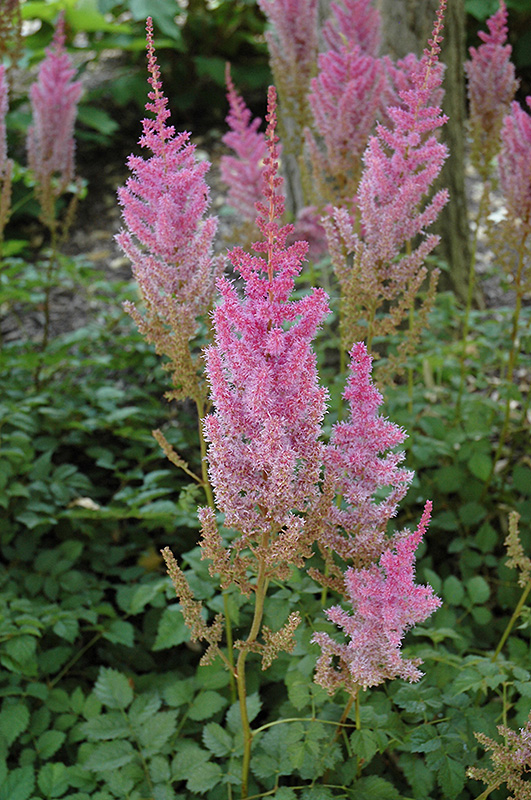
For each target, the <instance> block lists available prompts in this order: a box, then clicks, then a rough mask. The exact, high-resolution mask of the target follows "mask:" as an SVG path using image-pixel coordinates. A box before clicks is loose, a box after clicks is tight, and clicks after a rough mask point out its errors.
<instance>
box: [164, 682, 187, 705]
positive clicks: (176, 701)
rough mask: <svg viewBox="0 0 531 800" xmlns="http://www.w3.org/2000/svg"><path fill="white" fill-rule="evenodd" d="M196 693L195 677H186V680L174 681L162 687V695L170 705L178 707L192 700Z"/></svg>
mask: <svg viewBox="0 0 531 800" xmlns="http://www.w3.org/2000/svg"><path fill="white" fill-rule="evenodd" d="M193 693H194V680H193V678H185V679H184V680H177V679H175V681H173V682H172V683H170V684H168V685H167V686H165V687H164V688H163V689H162V696H163V697H164V700H165V701H166V703H167V704H168V705H169V706H173V707H174V708H178V707H179V706H182V705H184V704H185V703H189V702H190V698H191V697H192V696H193Z"/></svg>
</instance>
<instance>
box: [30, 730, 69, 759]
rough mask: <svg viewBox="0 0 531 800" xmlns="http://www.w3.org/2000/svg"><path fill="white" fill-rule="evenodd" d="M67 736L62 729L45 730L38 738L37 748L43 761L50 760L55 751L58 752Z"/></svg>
mask: <svg viewBox="0 0 531 800" xmlns="http://www.w3.org/2000/svg"><path fill="white" fill-rule="evenodd" d="M65 738H66V734H65V733H63V732H62V731H45V732H44V733H43V734H42V735H41V736H39V738H38V739H37V744H36V750H37V753H38V754H39V758H40V759H41V760H42V761H48V759H49V758H51V756H53V755H54V753H57V751H58V750H59V748H60V747H61V745H62V744H63V742H64V740H65Z"/></svg>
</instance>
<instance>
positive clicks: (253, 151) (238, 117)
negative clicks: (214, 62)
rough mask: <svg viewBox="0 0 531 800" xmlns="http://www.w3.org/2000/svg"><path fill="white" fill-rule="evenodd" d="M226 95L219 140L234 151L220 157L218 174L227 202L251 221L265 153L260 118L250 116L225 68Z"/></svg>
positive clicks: (260, 195) (257, 199)
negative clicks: (225, 129)
mask: <svg viewBox="0 0 531 800" xmlns="http://www.w3.org/2000/svg"><path fill="white" fill-rule="evenodd" d="M226 83H227V99H228V101H229V113H228V115H227V118H226V121H227V124H228V126H229V131H228V132H227V133H226V134H225V135H224V136H223V138H222V141H223V142H224V144H226V145H227V147H230V148H231V149H232V150H233V152H234V155H223V156H222V157H221V164H220V168H221V177H222V179H223V181H224V182H225V183H226V184H227V186H228V187H229V194H228V201H229V205H231V206H232V208H234V209H235V211H237V212H238V215H239V217H240V218H241V219H243V220H246V221H249V222H254V219H255V215H256V212H255V203H256V202H257V201H259V200H260V199H261V197H262V167H263V163H264V159H265V157H266V151H267V147H266V140H265V135H264V134H263V133H262V132H261V131H260V130H259V128H260V124H261V122H262V120H261V119H260V118H259V117H255V118H254V119H253V118H252V115H251V112H250V110H249V109H248V108H247V106H246V105H245V103H244V101H243V99H242V98H241V97H240V95H239V94H238V93H237V91H236V89H235V87H234V83H233V81H232V78H231V74H230V67H229V65H228V64H227V69H226Z"/></svg>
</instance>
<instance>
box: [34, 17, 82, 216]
mask: <svg viewBox="0 0 531 800" xmlns="http://www.w3.org/2000/svg"><path fill="white" fill-rule="evenodd" d="M74 74H75V69H74V68H73V66H72V61H71V59H70V56H69V55H68V53H67V52H66V50H65V35H64V14H61V15H60V16H59V19H58V21H57V25H56V29H55V35H54V38H53V42H52V46H51V47H49V48H47V50H46V58H45V59H44V61H43V62H42V64H41V65H40V68H39V74H38V78H37V81H36V82H35V83H34V84H33V85H32V87H31V89H30V100H31V111H32V117H33V124H32V125H31V126H30V128H28V135H27V153H28V165H29V167H30V169H31V171H32V172H33V175H34V177H35V181H36V195H37V199H38V200H39V203H40V205H41V216H42V219H43V221H44V223H45V224H46V225H47V226H48V227H49V228H50V229H54V228H55V226H56V221H55V208H54V204H55V200H56V198H58V197H60V195H62V194H63V193H64V192H65V191H66V190H67V188H68V185H69V184H70V183H71V181H73V179H74V172H75V166H74V154H75V140H74V123H75V120H76V115H77V104H78V101H79V98H80V97H81V93H82V87H81V82H80V81H73V80H72V78H73V77H74Z"/></svg>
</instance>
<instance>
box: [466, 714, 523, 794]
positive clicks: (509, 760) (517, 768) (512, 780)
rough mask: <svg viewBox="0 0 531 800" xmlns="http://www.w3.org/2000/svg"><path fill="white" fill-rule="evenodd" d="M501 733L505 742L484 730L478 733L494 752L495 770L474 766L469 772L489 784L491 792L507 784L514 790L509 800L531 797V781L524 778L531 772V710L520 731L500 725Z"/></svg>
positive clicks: (492, 754)
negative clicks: (501, 742) (493, 737)
mask: <svg viewBox="0 0 531 800" xmlns="http://www.w3.org/2000/svg"><path fill="white" fill-rule="evenodd" d="M498 733H499V734H500V736H503V737H504V739H505V742H504V743H503V744H500V743H499V742H495V741H494V740H493V739H490V738H489V737H488V736H485V734H483V733H476V734H475V736H476V739H477V740H478V742H479V743H480V744H481V745H482V747H484V748H485V750H490V751H491V754H490V758H491V760H492V764H493V769H492V770H489V769H485V768H480V767H471V768H470V769H469V770H468V772H467V774H468V776H469V777H470V778H474V779H475V780H477V781H483V783H486V784H487V785H488V790H487V791H488V793H489V794H490V792H493V791H494V790H495V789H497V788H498V787H499V786H501V785H502V784H503V783H505V784H506V785H507V789H508V790H509V791H510V792H511V794H510V795H509V797H508V798H507V800H531V783H530V782H529V781H528V780H527V779H526V778H525V777H523V773H526V772H527V773H528V772H530V771H531V713H530V714H529V717H528V720H527V722H526V724H525V726H524V727H523V728H520V730H519V732H518V733H516V731H513V730H511V729H510V728H507V727H506V726H505V725H498ZM481 796H482V797H483V795H481ZM486 796H487V793H485V797H486Z"/></svg>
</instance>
